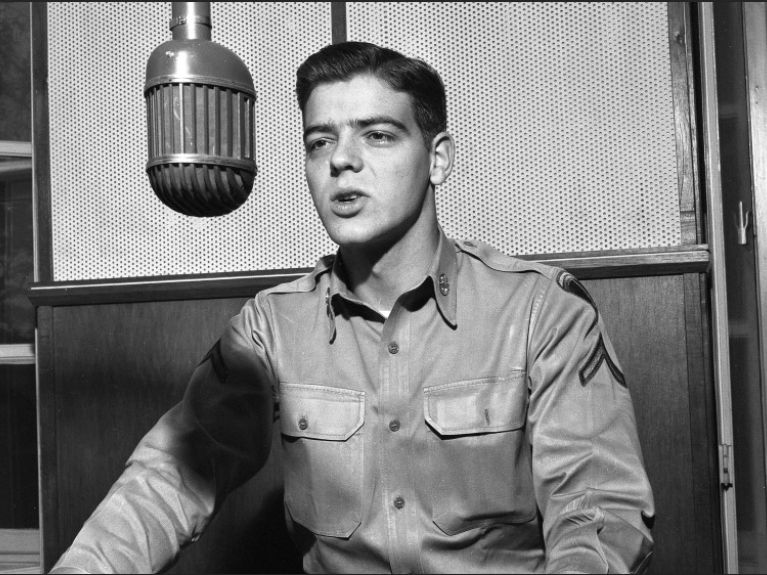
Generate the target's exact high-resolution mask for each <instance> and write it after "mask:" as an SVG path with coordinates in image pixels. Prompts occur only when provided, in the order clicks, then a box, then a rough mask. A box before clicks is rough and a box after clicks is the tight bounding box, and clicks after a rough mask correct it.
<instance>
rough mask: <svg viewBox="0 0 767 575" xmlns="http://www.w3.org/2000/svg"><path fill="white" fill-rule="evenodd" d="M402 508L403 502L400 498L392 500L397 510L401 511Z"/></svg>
mask: <svg viewBox="0 0 767 575" xmlns="http://www.w3.org/2000/svg"><path fill="white" fill-rule="evenodd" d="M404 506H405V500H404V499H402V497H397V498H396V499H395V500H394V507H396V508H397V509H402V508H403V507H404Z"/></svg>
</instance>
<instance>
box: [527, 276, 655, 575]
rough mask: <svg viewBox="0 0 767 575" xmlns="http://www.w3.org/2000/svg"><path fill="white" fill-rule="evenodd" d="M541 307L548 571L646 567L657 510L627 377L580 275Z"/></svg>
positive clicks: (536, 414)
mask: <svg viewBox="0 0 767 575" xmlns="http://www.w3.org/2000/svg"><path fill="white" fill-rule="evenodd" d="M537 303H538V305H537V307H536V308H535V311H534V312H533V318H532V320H531V332H530V340H529V349H528V353H529V355H528V357H529V364H528V373H529V378H530V380H529V385H530V405H529V411H528V423H529V431H528V432H529V438H530V442H531V445H532V453H533V478H534V485H535V494H536V499H537V503H538V507H539V509H540V510H541V513H542V516H543V534H544V538H545V542H546V571H547V572H549V573H562V572H569V573H573V572H575V573H607V572H608V571H609V572H619V573H628V572H641V571H643V570H644V569H646V567H647V565H648V563H649V559H650V556H651V554H652V547H653V540H652V536H651V534H650V529H649V527H648V525H649V524H650V522H651V521H652V518H653V517H654V513H655V511H654V503H653V497H652V491H651V488H650V484H649V481H648V478H647V475H646V473H645V469H644V463H643V459H642V453H641V447H640V444H639V438H638V435H637V429H636V421H635V416H634V409H633V405H632V401H631V396H630V393H629V389H628V387H627V380H626V378H625V377H624V375H623V373H622V370H621V367H620V364H619V363H618V360H617V358H616V357H615V352H614V351H613V348H612V345H611V343H610V340H609V338H608V335H607V333H606V331H605V329H604V325H603V323H602V320H601V317H600V316H599V312H598V310H597V308H596V306H595V305H594V303H593V301H592V300H591V297H590V296H589V294H588V292H587V291H586V290H585V288H584V287H583V286H582V285H581V284H580V283H579V282H578V281H577V280H576V279H575V278H574V277H573V276H571V275H570V274H568V273H567V272H561V273H560V275H559V277H558V278H557V279H556V280H554V281H552V282H551V285H549V286H548V287H547V289H546V290H545V291H544V293H543V294H542V295H541V298H540V301H539V302H537Z"/></svg>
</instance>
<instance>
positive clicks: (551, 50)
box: [347, 2, 681, 254]
mask: <svg viewBox="0 0 767 575" xmlns="http://www.w3.org/2000/svg"><path fill="white" fill-rule="evenodd" d="M347 17H348V37H349V39H350V40H366V41H370V42H375V43H378V44H383V45H385V46H389V47H392V48H394V49H397V50H400V51H402V52H405V53H406V54H408V55H410V56H416V57H420V58H423V59H424V60H426V61H427V62H429V63H430V64H432V65H433V66H434V67H435V68H436V69H437V70H438V71H439V72H440V74H441V75H442V77H443V79H444V81H445V84H446V86H447V94H448V126H449V131H450V132H451V133H452V134H453V135H454V137H455V138H456V141H457V162H456V167H455V169H454V171H453V174H452V175H451V177H450V179H449V180H448V182H447V183H446V184H445V185H444V186H443V187H442V188H441V189H440V190H439V191H438V193H437V200H438V207H439V213H440V217H441V221H442V223H443V227H444V229H445V231H446V233H448V235H452V236H454V237H459V238H476V239H480V240H484V241H487V242H489V243H491V244H494V245H495V246H496V247H498V248H499V249H502V250H503V251H506V252H508V253H512V254H535V253H563V252H580V251H591V250H610V249H627V248H643V247H656V246H673V245H679V243H680V242H681V236H680V217H679V194H678V184H677V167H676V166H677V164H676V148H675V146H676V140H675V133H674V114H673V102H672V94H671V76H670V61H669V44H668V22H667V8H666V4H665V3H662V2H661V3H655V2H646V3H628V2H620V3H578V2H567V3H549V2H546V3H534V2H524V3H516V2H418V3H410V2H351V3H349V5H348V8H347Z"/></svg>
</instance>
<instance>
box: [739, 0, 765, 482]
mask: <svg viewBox="0 0 767 575" xmlns="http://www.w3.org/2000/svg"><path fill="white" fill-rule="evenodd" d="M743 28H744V29H743V38H744V44H745V52H746V53H745V59H746V82H747V90H748V123H749V132H750V133H749V135H750V146H751V173H752V177H753V190H752V191H753V197H752V199H751V201H752V206H753V208H752V210H753V214H752V216H751V219H752V224H751V225H752V226H753V227H752V230H754V231H755V232H756V230H757V226H758V225H759V224H763V225H765V226H767V158H765V154H766V153H767V123H766V122H767V101H766V100H765V98H766V96H765V94H764V91H765V90H767V54H765V51H767V8H766V7H765V3H764V2H744V3H743ZM764 229H765V228H763V229H762V231H763V230H764ZM747 237H748V240H747V241H753V242H754V252H755V253H754V258H755V262H756V293H757V302H756V305H757V317H758V321H757V324H758V330H759V359H760V364H761V365H760V371H759V374H760V377H761V391H762V393H761V395H762V418H763V419H764V418H765V417H766V416H767V391H766V390H765V386H767V238H765V236H764V233H761V234H756V233H755V234H753V235H752V236H748V232H747ZM765 450H767V445H765ZM765 465H766V466H767V452H766V453H765ZM763 473H764V474H765V477H767V468H765V469H764V470H763Z"/></svg>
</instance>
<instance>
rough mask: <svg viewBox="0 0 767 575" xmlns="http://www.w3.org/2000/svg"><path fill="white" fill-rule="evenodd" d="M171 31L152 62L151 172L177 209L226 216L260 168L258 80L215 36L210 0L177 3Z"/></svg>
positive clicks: (148, 90) (148, 89)
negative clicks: (256, 130)
mask: <svg viewBox="0 0 767 575" xmlns="http://www.w3.org/2000/svg"><path fill="white" fill-rule="evenodd" d="M170 30H171V32H172V36H173V38H172V40H169V41H167V42H165V43H163V44H160V45H159V46H158V47H157V48H155V49H154V51H153V52H152V54H151V55H150V57H149V60H148V62H147V67H146V84H145V86H144V97H145V99H146V108H147V132H148V148H149V160H148V161H147V164H146V172H147V175H148V176H149V181H150V183H151V185H152V189H153V190H154V192H155V194H156V195H157V197H158V198H159V199H160V200H161V201H162V202H163V203H164V204H165V205H166V206H168V207H170V208H171V209H173V210H175V211H177V212H180V213H182V214H185V215H188V216H200V217H204V216H221V215H224V214H228V213H230V212H232V211H234V210H235V209H237V208H238V207H240V206H241V205H242V204H243V203H244V202H245V200H247V199H248V196H249V195H250V192H251V190H252V188H253V180H254V178H255V176H256V172H257V168H256V160H255V145H254V141H253V130H254V123H255V118H254V111H255V102H256V90H255V87H254V85H253V78H252V77H251V75H250V72H249V71H248V68H247V67H246V66H245V64H244V63H243V61H242V60H241V59H240V58H239V57H238V56H237V55H236V54H235V53H234V52H232V51H231V50H229V49H227V48H225V47H224V46H222V45H221V44H218V43H216V42H213V41H211V34H210V31H211V21H210V2H173V3H172V18H171V20H170Z"/></svg>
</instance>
